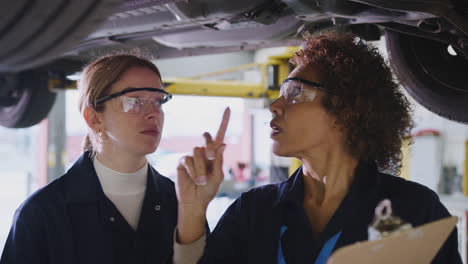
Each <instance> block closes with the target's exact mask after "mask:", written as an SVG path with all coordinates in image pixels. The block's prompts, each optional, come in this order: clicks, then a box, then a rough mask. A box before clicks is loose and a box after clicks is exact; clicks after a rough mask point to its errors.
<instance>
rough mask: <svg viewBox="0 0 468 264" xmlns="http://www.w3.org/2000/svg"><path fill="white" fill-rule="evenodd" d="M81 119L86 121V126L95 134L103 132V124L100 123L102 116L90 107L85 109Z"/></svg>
mask: <svg viewBox="0 0 468 264" xmlns="http://www.w3.org/2000/svg"><path fill="white" fill-rule="evenodd" d="M83 117H84V119H85V121H86V124H88V126H89V127H90V128H91V129H93V130H94V131H97V132H102V131H103V130H104V124H103V122H102V114H101V113H99V112H97V111H96V110H95V109H93V108H92V107H89V106H88V107H86V108H85V109H84V111H83Z"/></svg>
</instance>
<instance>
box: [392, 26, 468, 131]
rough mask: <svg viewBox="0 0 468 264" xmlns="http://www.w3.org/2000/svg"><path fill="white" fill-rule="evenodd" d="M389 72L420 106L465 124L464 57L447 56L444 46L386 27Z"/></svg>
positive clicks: (467, 63) (467, 91) (466, 88)
mask: <svg viewBox="0 0 468 264" xmlns="http://www.w3.org/2000/svg"><path fill="white" fill-rule="evenodd" d="M385 39H386V45H387V51H388V55H389V61H390V64H391V66H392V68H393V71H394V73H395V75H396V77H397V78H398V80H399V81H400V83H401V84H402V85H403V87H404V88H405V89H406V91H408V93H409V94H410V95H411V96H412V97H413V98H414V99H415V100H416V101H417V102H418V103H420V104H421V105H422V106H424V107H425V108H427V109H429V110H430V111H432V112H433V113H435V114H438V115H440V116H442V117H445V118H448V119H450V120H453V121H457V122H461V123H468V86H467V83H468V74H467V73H466V69H468V60H466V59H465V58H464V57H463V56H462V55H461V54H459V55H456V56H454V55H451V54H450V53H449V52H448V45H447V44H445V43H442V42H438V41H436V40H432V39H426V38H421V37H416V36H413V35H407V34H403V33H399V32H396V31H392V30H386V32H385Z"/></svg>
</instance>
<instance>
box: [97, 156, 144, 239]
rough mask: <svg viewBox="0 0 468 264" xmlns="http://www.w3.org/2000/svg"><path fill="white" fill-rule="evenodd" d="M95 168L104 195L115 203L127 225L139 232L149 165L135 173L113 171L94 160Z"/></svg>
mask: <svg viewBox="0 0 468 264" xmlns="http://www.w3.org/2000/svg"><path fill="white" fill-rule="evenodd" d="M93 163H94V168H95V170H96V174H97V176H98V178H99V181H100V182H101V186H102V189H103V191H104V194H105V195H106V196H107V197H108V198H109V199H110V200H111V201H112V203H114V205H115V207H117V209H118V210H119V212H120V213H121V214H122V216H123V217H124V218H125V220H126V221H127V223H128V224H129V225H130V226H131V227H132V228H133V230H137V228H138V221H139V220H140V213H141V208H142V206H143V198H144V196H145V191H146V180H147V177H148V163H146V164H145V165H144V166H143V167H142V168H141V169H139V170H138V171H136V172H133V173H123V172H118V171H115V170H112V169H110V168H108V167H106V166H105V165H104V164H102V163H101V162H100V161H99V160H98V159H97V158H94V162H93Z"/></svg>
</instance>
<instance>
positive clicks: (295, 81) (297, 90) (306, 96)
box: [280, 77, 331, 104]
mask: <svg viewBox="0 0 468 264" xmlns="http://www.w3.org/2000/svg"><path fill="white" fill-rule="evenodd" d="M304 85H308V86H310V88H309V87H306V88H305V89H304ZM317 89H319V90H322V91H324V92H327V93H331V91H330V90H328V89H326V88H324V87H323V85H322V84H320V83H316V82H312V81H307V80H304V79H301V78H297V77H293V78H287V79H286V80H284V81H283V83H282V84H281V86H280V97H284V99H285V101H286V104H298V103H303V102H312V101H314V99H315V97H316V96H317Z"/></svg>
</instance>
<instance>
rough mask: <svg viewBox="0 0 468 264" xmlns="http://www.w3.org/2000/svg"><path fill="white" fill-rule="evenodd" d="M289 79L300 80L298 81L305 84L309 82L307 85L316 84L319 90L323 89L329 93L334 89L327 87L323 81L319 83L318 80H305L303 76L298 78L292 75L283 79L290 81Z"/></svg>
mask: <svg viewBox="0 0 468 264" xmlns="http://www.w3.org/2000/svg"><path fill="white" fill-rule="evenodd" d="M288 81H298V82H301V83H303V84H307V85H310V86H314V87H316V88H317V89H319V90H322V91H324V92H327V93H330V94H332V91H331V90H330V89H328V88H325V87H324V85H323V84H321V83H317V82H313V81H308V80H304V79H302V78H298V77H291V78H287V79H285V80H284V81H283V83H285V82H288Z"/></svg>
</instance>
